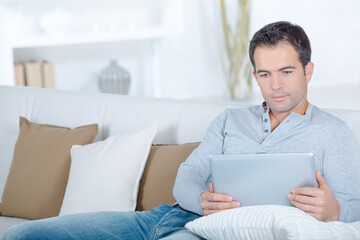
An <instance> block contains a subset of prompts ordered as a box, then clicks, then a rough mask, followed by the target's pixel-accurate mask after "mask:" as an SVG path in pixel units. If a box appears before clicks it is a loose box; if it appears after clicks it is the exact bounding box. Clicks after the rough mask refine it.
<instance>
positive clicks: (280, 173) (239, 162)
mask: <svg viewBox="0 0 360 240" xmlns="http://www.w3.org/2000/svg"><path fill="white" fill-rule="evenodd" d="M210 164H211V175H212V178H213V184H214V191H215V192H217V193H223V194H228V195H230V196H232V197H233V199H234V200H237V201H239V202H240V206H252V205H287V206H292V205H291V203H290V201H289V200H288V198H287V195H288V194H289V193H290V192H291V190H292V189H293V188H295V187H318V184H317V181H316V175H315V167H314V159H313V154H312V153H281V154H240V155H211V156H210Z"/></svg>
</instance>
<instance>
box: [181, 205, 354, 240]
mask: <svg viewBox="0 0 360 240" xmlns="http://www.w3.org/2000/svg"><path fill="white" fill-rule="evenodd" d="M185 227H186V228H188V229H189V230H191V231H193V232H194V233H196V234H198V235H200V236H202V237H204V238H206V239H229V240H231V239H261V240H266V239H349V240H350V239H360V221H359V222H354V223H343V222H338V221H336V222H327V223H325V222H321V221H318V220H316V219H315V218H313V217H312V216H310V215H308V214H306V213H305V212H303V211H301V210H299V209H297V208H295V207H288V206H274V205H273V206H272V205H267V206H264V205H263V206H251V207H240V208H236V209H231V210H225V211H222V212H219V213H215V214H211V215H208V216H205V217H201V218H198V219H196V220H194V221H192V222H189V223H187V224H186V225H185Z"/></svg>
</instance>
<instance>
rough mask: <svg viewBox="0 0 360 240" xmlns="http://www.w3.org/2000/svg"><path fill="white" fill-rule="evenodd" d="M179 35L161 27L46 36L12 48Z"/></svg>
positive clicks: (28, 40)
mask: <svg viewBox="0 0 360 240" xmlns="http://www.w3.org/2000/svg"><path fill="white" fill-rule="evenodd" d="M179 34H181V32H180V31H169V30H164V28H161V27H151V28H146V29H143V30H134V31H125V32H117V33H84V34H72V35H62V36H57V35H45V34H44V35H37V36H32V37H28V38H23V39H18V40H15V41H13V43H12V44H11V46H12V48H13V49H19V48H38V47H50V46H63V45H76V44H86V43H104V42H114V41H129V40H145V39H156V38H162V37H166V36H174V35H179Z"/></svg>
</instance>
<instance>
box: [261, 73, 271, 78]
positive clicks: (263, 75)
mask: <svg viewBox="0 0 360 240" xmlns="http://www.w3.org/2000/svg"><path fill="white" fill-rule="evenodd" d="M268 76H269V74H267V73H263V74H260V77H262V78H265V77H268Z"/></svg>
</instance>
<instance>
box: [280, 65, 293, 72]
mask: <svg viewBox="0 0 360 240" xmlns="http://www.w3.org/2000/svg"><path fill="white" fill-rule="evenodd" d="M285 69H296V68H295V67H294V66H291V65H289V66H286V67H282V68H280V69H279V70H278V71H283V70H285Z"/></svg>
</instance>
